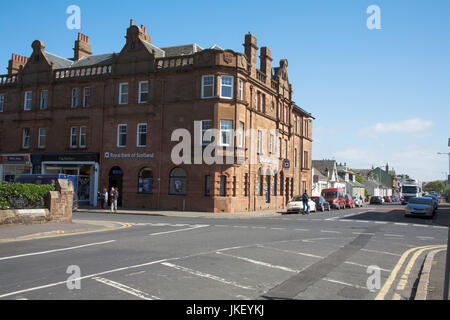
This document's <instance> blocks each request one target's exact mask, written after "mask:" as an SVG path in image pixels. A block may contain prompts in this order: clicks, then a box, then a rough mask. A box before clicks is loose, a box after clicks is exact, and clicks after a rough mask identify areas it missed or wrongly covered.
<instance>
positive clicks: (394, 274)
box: [375, 246, 434, 300]
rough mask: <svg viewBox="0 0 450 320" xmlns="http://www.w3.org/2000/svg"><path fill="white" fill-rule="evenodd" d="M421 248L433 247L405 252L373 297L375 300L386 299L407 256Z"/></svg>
mask: <svg viewBox="0 0 450 320" xmlns="http://www.w3.org/2000/svg"><path fill="white" fill-rule="evenodd" d="M422 248H434V247H433V246H424V247H416V248H411V249H409V250H407V251H406V252H404V253H403V255H402V256H401V257H400V259H399V261H398V262H397V264H396V265H395V267H394V269H393V270H392V273H391V274H390V275H389V278H388V279H387V280H386V282H385V283H384V285H383V287H382V288H381V290H380V291H379V292H378V294H377V296H376V297H375V300H384V298H385V297H386V294H387V293H388V292H389V289H390V288H391V286H392V284H393V282H394V281H395V279H396V277H397V274H398V272H399V271H400V269H401V267H402V266H403V264H404V263H405V261H406V259H407V257H408V256H409V254H410V253H412V252H414V251H416V250H419V249H422Z"/></svg>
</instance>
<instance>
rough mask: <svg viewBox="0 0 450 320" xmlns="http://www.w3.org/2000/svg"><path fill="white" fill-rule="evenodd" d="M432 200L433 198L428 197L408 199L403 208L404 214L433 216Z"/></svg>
mask: <svg viewBox="0 0 450 320" xmlns="http://www.w3.org/2000/svg"><path fill="white" fill-rule="evenodd" d="M433 201H434V200H433V198H428V197H417V198H411V199H409V200H408V204H407V205H406V208H405V216H406V217H427V218H433V217H434V214H435V211H436V209H435V208H434V202H433Z"/></svg>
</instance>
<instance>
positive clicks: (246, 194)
mask: <svg viewBox="0 0 450 320" xmlns="http://www.w3.org/2000/svg"><path fill="white" fill-rule="evenodd" d="M244 196H245V197H248V173H246V174H244Z"/></svg>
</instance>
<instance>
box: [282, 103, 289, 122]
mask: <svg viewBox="0 0 450 320" xmlns="http://www.w3.org/2000/svg"><path fill="white" fill-rule="evenodd" d="M287 111H288V109H287V107H284V117H283V121H284V123H287Z"/></svg>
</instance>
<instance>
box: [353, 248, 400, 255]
mask: <svg viewBox="0 0 450 320" xmlns="http://www.w3.org/2000/svg"><path fill="white" fill-rule="evenodd" d="M361 251H366V252H372V253H380V254H386V255H390V256H396V257H401V256H402V255H401V254H398V253H391V252H387V251H378V250H371V249H361Z"/></svg>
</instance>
